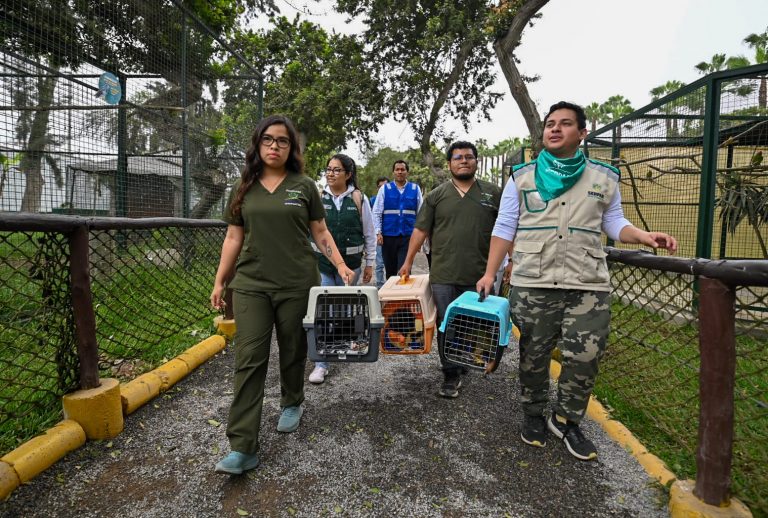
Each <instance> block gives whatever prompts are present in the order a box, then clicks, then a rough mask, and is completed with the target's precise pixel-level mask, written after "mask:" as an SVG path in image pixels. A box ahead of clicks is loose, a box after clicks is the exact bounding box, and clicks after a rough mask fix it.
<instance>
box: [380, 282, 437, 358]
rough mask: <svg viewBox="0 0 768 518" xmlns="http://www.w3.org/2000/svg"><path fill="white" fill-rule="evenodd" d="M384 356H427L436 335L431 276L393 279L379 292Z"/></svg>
mask: <svg viewBox="0 0 768 518" xmlns="http://www.w3.org/2000/svg"><path fill="white" fill-rule="evenodd" d="M379 300H380V301H381V313H382V315H383V316H384V328H383V329H382V331H381V352H382V353H383V354H427V353H429V351H430V350H431V349H432V337H433V336H434V333H435V316H436V311H435V304H434V302H433V301H432V288H431V287H430V285H429V275H411V276H408V277H390V278H389V279H388V280H387V282H386V283H384V286H382V287H381V289H380V290H379Z"/></svg>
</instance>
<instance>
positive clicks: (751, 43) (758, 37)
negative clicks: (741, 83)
mask: <svg viewBox="0 0 768 518" xmlns="http://www.w3.org/2000/svg"><path fill="white" fill-rule="evenodd" d="M744 43H746V44H747V46H748V47H749V48H752V49H755V64H761V63H768V27H766V28H765V31H763V32H762V33H760V34H756V33H753V34H750V35H749V36H747V37H746V38H744ZM757 102H758V105H759V106H760V108H761V110H762V109H765V107H766V105H768V85H766V78H765V76H763V77H761V78H760V88H759V90H758V92H757Z"/></svg>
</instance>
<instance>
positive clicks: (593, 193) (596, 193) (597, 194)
mask: <svg viewBox="0 0 768 518" xmlns="http://www.w3.org/2000/svg"><path fill="white" fill-rule="evenodd" d="M603 189H604V187H603V186H602V185H601V184H599V183H593V184H592V188H591V189H590V190H588V191H587V198H594V199H596V200H604V199H605V194H603V192H602V191H603Z"/></svg>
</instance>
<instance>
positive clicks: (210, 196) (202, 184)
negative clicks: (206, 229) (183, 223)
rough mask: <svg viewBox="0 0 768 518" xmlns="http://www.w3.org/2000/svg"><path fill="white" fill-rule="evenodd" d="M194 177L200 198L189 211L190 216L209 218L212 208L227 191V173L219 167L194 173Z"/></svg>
mask: <svg viewBox="0 0 768 518" xmlns="http://www.w3.org/2000/svg"><path fill="white" fill-rule="evenodd" d="M192 179H193V181H194V182H195V187H197V188H198V190H199V191H200V199H199V200H198V202H197V203H195V206H194V207H193V208H192V210H191V211H190V212H189V217H190V218H194V219H202V218H207V217H208V216H209V215H210V213H211V209H212V208H213V207H214V206H215V205H216V204H217V203H219V201H221V198H222V196H224V193H225V192H226V191H227V178H226V175H224V173H222V172H221V171H219V170H218V169H208V170H206V171H201V172H199V173H196V174H194V176H193V178H192Z"/></svg>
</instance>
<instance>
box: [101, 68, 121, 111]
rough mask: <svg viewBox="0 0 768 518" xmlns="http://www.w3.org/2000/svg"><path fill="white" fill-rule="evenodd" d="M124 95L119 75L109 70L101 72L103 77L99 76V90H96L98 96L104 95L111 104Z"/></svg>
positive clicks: (118, 100) (117, 101)
mask: <svg viewBox="0 0 768 518" xmlns="http://www.w3.org/2000/svg"><path fill="white" fill-rule="evenodd" d="M122 96H123V92H122V89H121V88H120V81H119V80H118V79H117V77H116V76H115V75H114V74H111V73H109V72H104V73H103V74H101V77H99V91H98V92H96V97H103V98H104V100H105V101H107V103H109V104H117V103H119V102H120V98H121V97H122Z"/></svg>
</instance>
